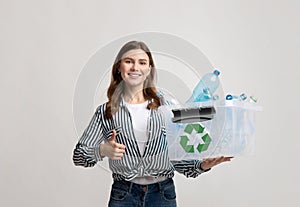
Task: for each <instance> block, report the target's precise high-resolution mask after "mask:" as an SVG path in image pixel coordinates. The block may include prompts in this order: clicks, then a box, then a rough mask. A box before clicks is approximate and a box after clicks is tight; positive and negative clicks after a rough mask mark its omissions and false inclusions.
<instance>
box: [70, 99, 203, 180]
mask: <svg viewBox="0 0 300 207" xmlns="http://www.w3.org/2000/svg"><path fill="white" fill-rule="evenodd" d="M106 104H107V103H104V104H102V105H100V106H99V107H98V108H97V109H96V111H95V113H94V116H93V117H92V120H91V121H90V123H89V125H88V126H87V128H86V129H85V130H84V132H83V134H82V136H81V137H80V139H79V141H78V143H77V145H76V147H75V149H74V152H73V162H74V164H75V165H77V166H83V167H93V166H94V165H95V164H96V163H97V162H98V161H101V160H102V159H103V157H102V156H101V155H100V144H101V143H103V142H106V141H108V139H110V138H111V136H112V133H113V132H112V131H113V130H116V132H117V136H116V142H117V143H120V144H124V145H125V146H126V149H125V153H124V155H123V157H122V159H121V160H112V159H109V167H110V170H111V171H112V173H113V178H114V180H132V179H133V178H135V177H141V176H164V177H167V178H170V177H173V176H174V170H176V171H177V172H179V173H181V174H184V175H185V176H186V177H197V176H198V175H200V174H201V173H203V172H204V171H203V170H201V168H200V164H201V161H200V160H176V161H175V160H170V159H169V157H168V145H167V140H166V128H165V121H164V117H163V114H162V113H159V111H158V110H155V109H150V115H149V118H148V122H147V134H148V141H147V142H146V145H145V149H144V153H143V154H141V153H140V151H139V148H138V143H137V141H136V139H135V137H134V133H133V131H134V130H133V126H132V119H131V115H130V112H129V111H128V108H127V107H126V105H125V103H124V101H123V100H122V101H121V103H120V107H119V109H118V111H117V112H116V113H115V114H114V115H113V117H112V119H106V118H105V116H104V115H105V109H106Z"/></svg>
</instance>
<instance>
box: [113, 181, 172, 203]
mask: <svg viewBox="0 0 300 207" xmlns="http://www.w3.org/2000/svg"><path fill="white" fill-rule="evenodd" d="M108 206H109V207H176V193H175V186H174V182H173V179H172V178H168V179H167V180H164V181H162V182H158V183H154V184H149V185H139V184H135V183H132V182H129V181H114V183H113V185H112V189H111V194H110V199H109V204H108Z"/></svg>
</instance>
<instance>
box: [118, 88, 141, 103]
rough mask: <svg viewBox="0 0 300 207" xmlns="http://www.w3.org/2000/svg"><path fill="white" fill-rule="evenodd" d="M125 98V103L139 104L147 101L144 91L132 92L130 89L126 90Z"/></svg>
mask: <svg viewBox="0 0 300 207" xmlns="http://www.w3.org/2000/svg"><path fill="white" fill-rule="evenodd" d="M123 98H124V101H125V102H127V103H131V104H139V103H144V102H145V101H146V100H145V97H144V93H143V90H132V89H129V88H127V89H125V91H124V94H123Z"/></svg>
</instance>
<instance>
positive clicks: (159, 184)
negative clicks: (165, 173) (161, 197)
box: [157, 182, 162, 193]
mask: <svg viewBox="0 0 300 207" xmlns="http://www.w3.org/2000/svg"><path fill="white" fill-rule="evenodd" d="M157 185H158V190H159V192H160V193H162V192H161V189H162V187H161V182H158V183H157Z"/></svg>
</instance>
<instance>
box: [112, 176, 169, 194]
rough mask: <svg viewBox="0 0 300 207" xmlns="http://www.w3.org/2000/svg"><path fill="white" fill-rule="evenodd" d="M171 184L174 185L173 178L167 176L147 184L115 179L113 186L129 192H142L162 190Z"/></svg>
mask: <svg viewBox="0 0 300 207" xmlns="http://www.w3.org/2000/svg"><path fill="white" fill-rule="evenodd" d="M171 185H174V182H173V178H167V179H166V180H164V181H161V182H157V183H153V184H147V185H141V184H136V183H133V182H130V181H125V180H120V181H114V183H113V188H120V189H122V190H125V191H127V192H129V193H130V192H131V191H132V190H135V191H141V192H161V191H162V190H163V189H165V188H167V187H168V186H171Z"/></svg>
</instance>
